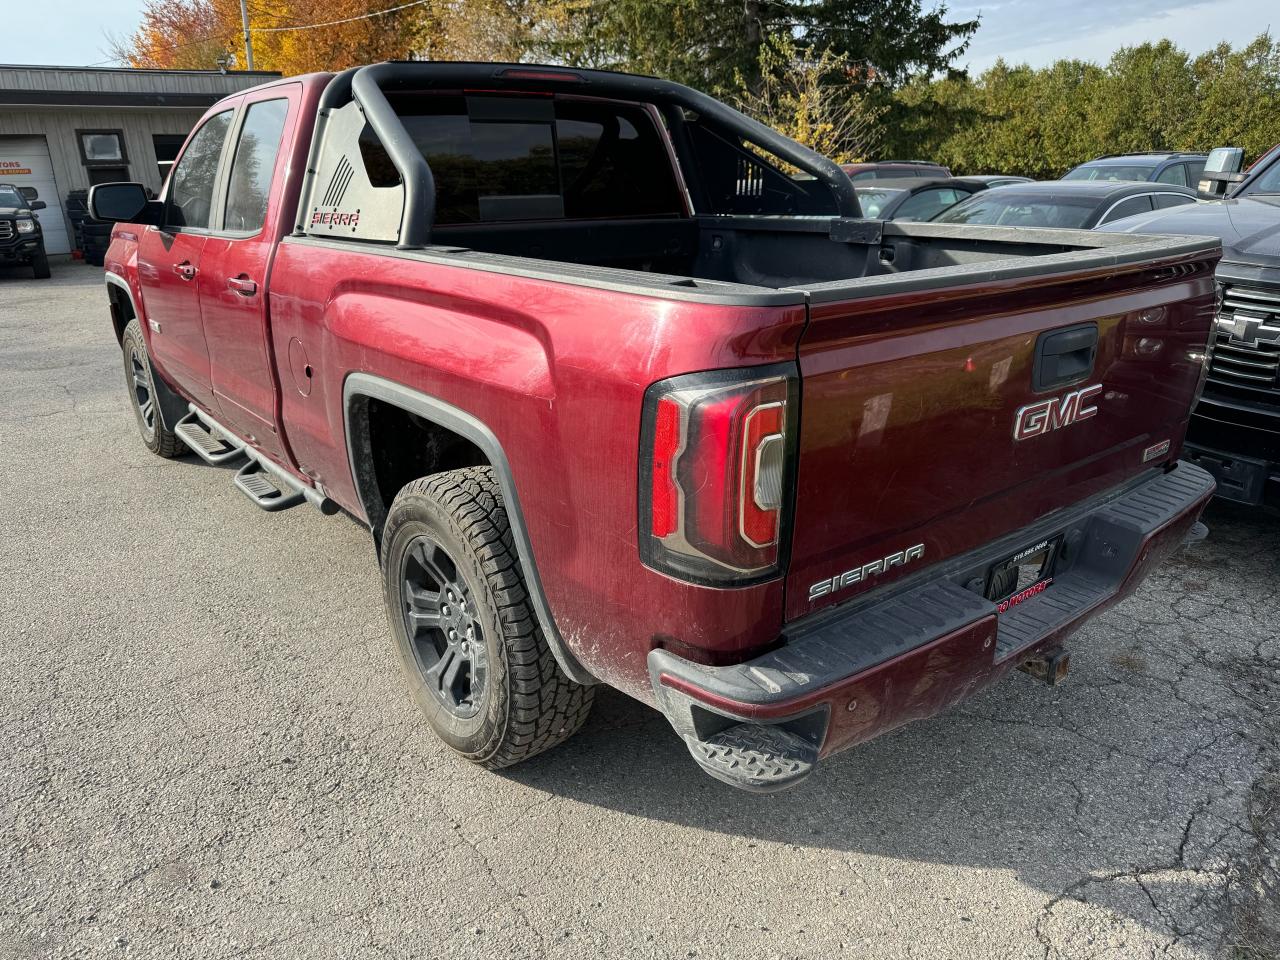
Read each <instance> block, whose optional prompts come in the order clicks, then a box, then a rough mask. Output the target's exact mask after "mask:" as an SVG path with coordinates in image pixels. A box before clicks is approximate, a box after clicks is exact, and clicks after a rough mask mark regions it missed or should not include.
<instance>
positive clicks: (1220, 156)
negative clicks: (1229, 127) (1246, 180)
mask: <svg viewBox="0 0 1280 960" xmlns="http://www.w3.org/2000/svg"><path fill="white" fill-rule="evenodd" d="M1243 168H1244V149H1243V148H1241V147H1215V148H1214V149H1212V150H1210V151H1209V159H1207V160H1206V161H1205V162H1204V172H1205V173H1239V172H1240V171H1241V170H1242V169H1243Z"/></svg>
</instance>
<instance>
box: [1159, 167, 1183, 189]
mask: <svg viewBox="0 0 1280 960" xmlns="http://www.w3.org/2000/svg"><path fill="white" fill-rule="evenodd" d="M1156 182H1157V183H1172V184H1175V185H1177V186H1179V187H1185V186H1187V167H1186V164H1182V163H1171V164H1169V166H1167V167H1165V168H1164V169H1163V170H1161V171H1160V175H1159V176H1158V177H1156Z"/></svg>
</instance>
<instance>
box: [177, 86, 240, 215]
mask: <svg viewBox="0 0 1280 960" xmlns="http://www.w3.org/2000/svg"><path fill="white" fill-rule="evenodd" d="M233 112H234V111H232V110H223V111H222V112H221V113H215V114H214V115H213V116H212V117H210V118H209V119H208V120H206V121H205V122H204V125H203V126H202V127H201V128H200V129H199V130H197V131H196V133H195V136H193V137H192V138H191V142H190V143H188V144H187V149H186V150H185V151H184V152H183V154H182V159H180V160H179V161H178V163H177V165H176V166H174V168H173V174H172V175H171V180H170V183H169V196H168V200H167V202H166V203H165V216H164V223H165V226H166V227H174V228H178V229H181V228H184V227H186V228H194V229H198V230H207V229H208V227H209V215H210V214H211V213H212V212H213V185H214V182H215V181H216V180H217V176H218V158H219V157H221V156H222V146H223V144H224V143H225V142H226V139H227V131H228V130H230V129H231V115H232V113H233Z"/></svg>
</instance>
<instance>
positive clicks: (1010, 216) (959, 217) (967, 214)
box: [934, 187, 1097, 229]
mask: <svg viewBox="0 0 1280 960" xmlns="http://www.w3.org/2000/svg"><path fill="white" fill-rule="evenodd" d="M1096 207H1097V202H1096V201H1094V200H1090V199H1085V198H1075V197H1052V196H1043V195H1040V196H1030V195H1027V194H1025V193H1019V192H1018V191H1017V190H1016V188H1014V187H1005V188H1004V189H1002V190H995V191H992V190H985V191H983V192H982V193H977V194H974V195H973V196H972V197H970V198H969V199H968V200H964V201H962V202H960V203H957V204H956V205H955V206H954V207H950V208H948V209H946V210H944V211H942V213H940V214H938V216H937V217H935V218H934V222H935V223H982V224H990V225H993V226H1006V227H1070V228H1075V229H1079V228H1080V227H1083V226H1084V225H1085V224H1086V223H1088V222H1089V219H1090V218H1091V217H1092V216H1093V213H1094V210H1095V209H1096Z"/></svg>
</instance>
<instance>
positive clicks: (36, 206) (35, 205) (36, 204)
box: [30, 200, 48, 210]
mask: <svg viewBox="0 0 1280 960" xmlns="http://www.w3.org/2000/svg"><path fill="white" fill-rule="evenodd" d="M30 206H31V209H32V210H43V209H44V208H45V207H46V206H48V204H46V203H45V202H44V201H43V200H32V201H31V204H30Z"/></svg>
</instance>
